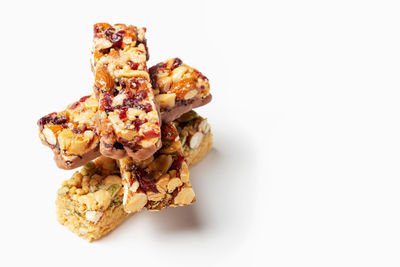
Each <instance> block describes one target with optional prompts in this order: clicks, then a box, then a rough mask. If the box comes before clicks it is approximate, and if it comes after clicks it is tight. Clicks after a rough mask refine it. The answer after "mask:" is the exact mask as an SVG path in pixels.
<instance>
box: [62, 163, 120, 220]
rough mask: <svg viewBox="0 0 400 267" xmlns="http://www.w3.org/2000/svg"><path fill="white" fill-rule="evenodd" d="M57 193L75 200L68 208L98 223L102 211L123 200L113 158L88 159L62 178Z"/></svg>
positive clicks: (77, 214) (117, 204)
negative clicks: (67, 177) (69, 177)
mask: <svg viewBox="0 0 400 267" xmlns="http://www.w3.org/2000/svg"><path fill="white" fill-rule="evenodd" d="M58 195H59V197H62V198H64V199H68V200H69V201H71V204H72V203H74V205H72V206H71V208H73V209H74V210H73V211H70V212H74V213H75V215H76V216H80V217H83V218H86V220H88V221H90V222H92V223H97V222H98V221H99V220H100V218H101V215H102V214H103V212H105V211H106V210H107V209H110V208H115V207H116V206H120V205H121V204H122V198H123V190H122V181H121V176H120V171H119V168H118V166H117V164H116V161H115V160H113V159H111V158H106V157H99V158H97V159H96V160H95V161H94V162H92V161H90V162H88V163H87V164H85V166H83V167H82V168H81V170H80V171H77V172H75V173H74V175H73V176H72V178H71V179H69V180H66V181H64V182H63V184H62V187H61V188H60V189H59V190H58Z"/></svg>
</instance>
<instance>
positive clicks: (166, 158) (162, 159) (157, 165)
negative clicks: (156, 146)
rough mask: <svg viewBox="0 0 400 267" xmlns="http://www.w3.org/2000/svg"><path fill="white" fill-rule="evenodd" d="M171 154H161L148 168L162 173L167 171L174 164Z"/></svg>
mask: <svg viewBox="0 0 400 267" xmlns="http://www.w3.org/2000/svg"><path fill="white" fill-rule="evenodd" d="M172 162H173V160H172V156H171V155H160V156H159V157H157V158H156V159H155V160H154V161H153V162H152V163H150V164H149V166H148V168H149V170H150V171H157V172H160V173H166V172H167V171H168V169H169V168H170V167H171V165H172Z"/></svg>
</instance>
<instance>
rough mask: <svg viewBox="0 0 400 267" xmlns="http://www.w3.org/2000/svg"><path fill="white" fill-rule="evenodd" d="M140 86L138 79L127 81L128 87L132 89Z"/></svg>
mask: <svg viewBox="0 0 400 267" xmlns="http://www.w3.org/2000/svg"><path fill="white" fill-rule="evenodd" d="M140 84H141V80H140V79H139V78H133V79H130V80H129V87H130V88H132V89H138V88H139V85H140Z"/></svg>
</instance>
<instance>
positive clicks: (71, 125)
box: [38, 95, 100, 169]
mask: <svg viewBox="0 0 400 267" xmlns="http://www.w3.org/2000/svg"><path fill="white" fill-rule="evenodd" d="M97 106H98V102H97V100H96V98H95V96H94V95H92V96H84V97H82V98H81V99H80V100H79V101H76V102H74V103H73V104H71V105H69V106H68V107H67V108H66V109H65V110H64V111H61V112H53V113H50V114H48V115H46V116H44V117H42V118H41V119H39V121H38V126H39V137H40V140H41V141H42V143H43V144H44V145H46V146H48V147H50V148H51V149H52V150H53V152H54V159H55V161H56V163H57V166H58V167H59V168H62V169H73V168H76V167H79V166H82V165H83V164H85V163H86V162H88V161H90V160H92V159H94V158H96V157H98V156H99V155H100V152H99V139H100V138H99V136H98V135H97V133H96V122H95V114H96V112H97Z"/></svg>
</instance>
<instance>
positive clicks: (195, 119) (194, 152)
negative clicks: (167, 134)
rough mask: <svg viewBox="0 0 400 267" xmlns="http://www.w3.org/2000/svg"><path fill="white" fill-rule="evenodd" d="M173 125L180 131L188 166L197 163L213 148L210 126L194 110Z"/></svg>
mask: <svg viewBox="0 0 400 267" xmlns="http://www.w3.org/2000/svg"><path fill="white" fill-rule="evenodd" d="M173 123H174V125H175V126H176V128H177V130H178V133H179V138H180V141H181V143H182V148H183V154H184V156H185V158H186V160H187V162H188V164H189V165H192V164H195V163H197V162H198V161H199V160H200V159H202V158H203V157H204V156H205V155H206V154H207V152H208V151H209V150H210V149H211V147H212V134H211V128H210V124H208V122H207V119H204V118H203V117H201V116H200V115H198V114H197V113H196V112H195V111H193V110H191V111H189V112H187V113H185V114H183V115H182V116H181V117H179V118H178V119H177V120H175V121H174V122H173Z"/></svg>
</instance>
